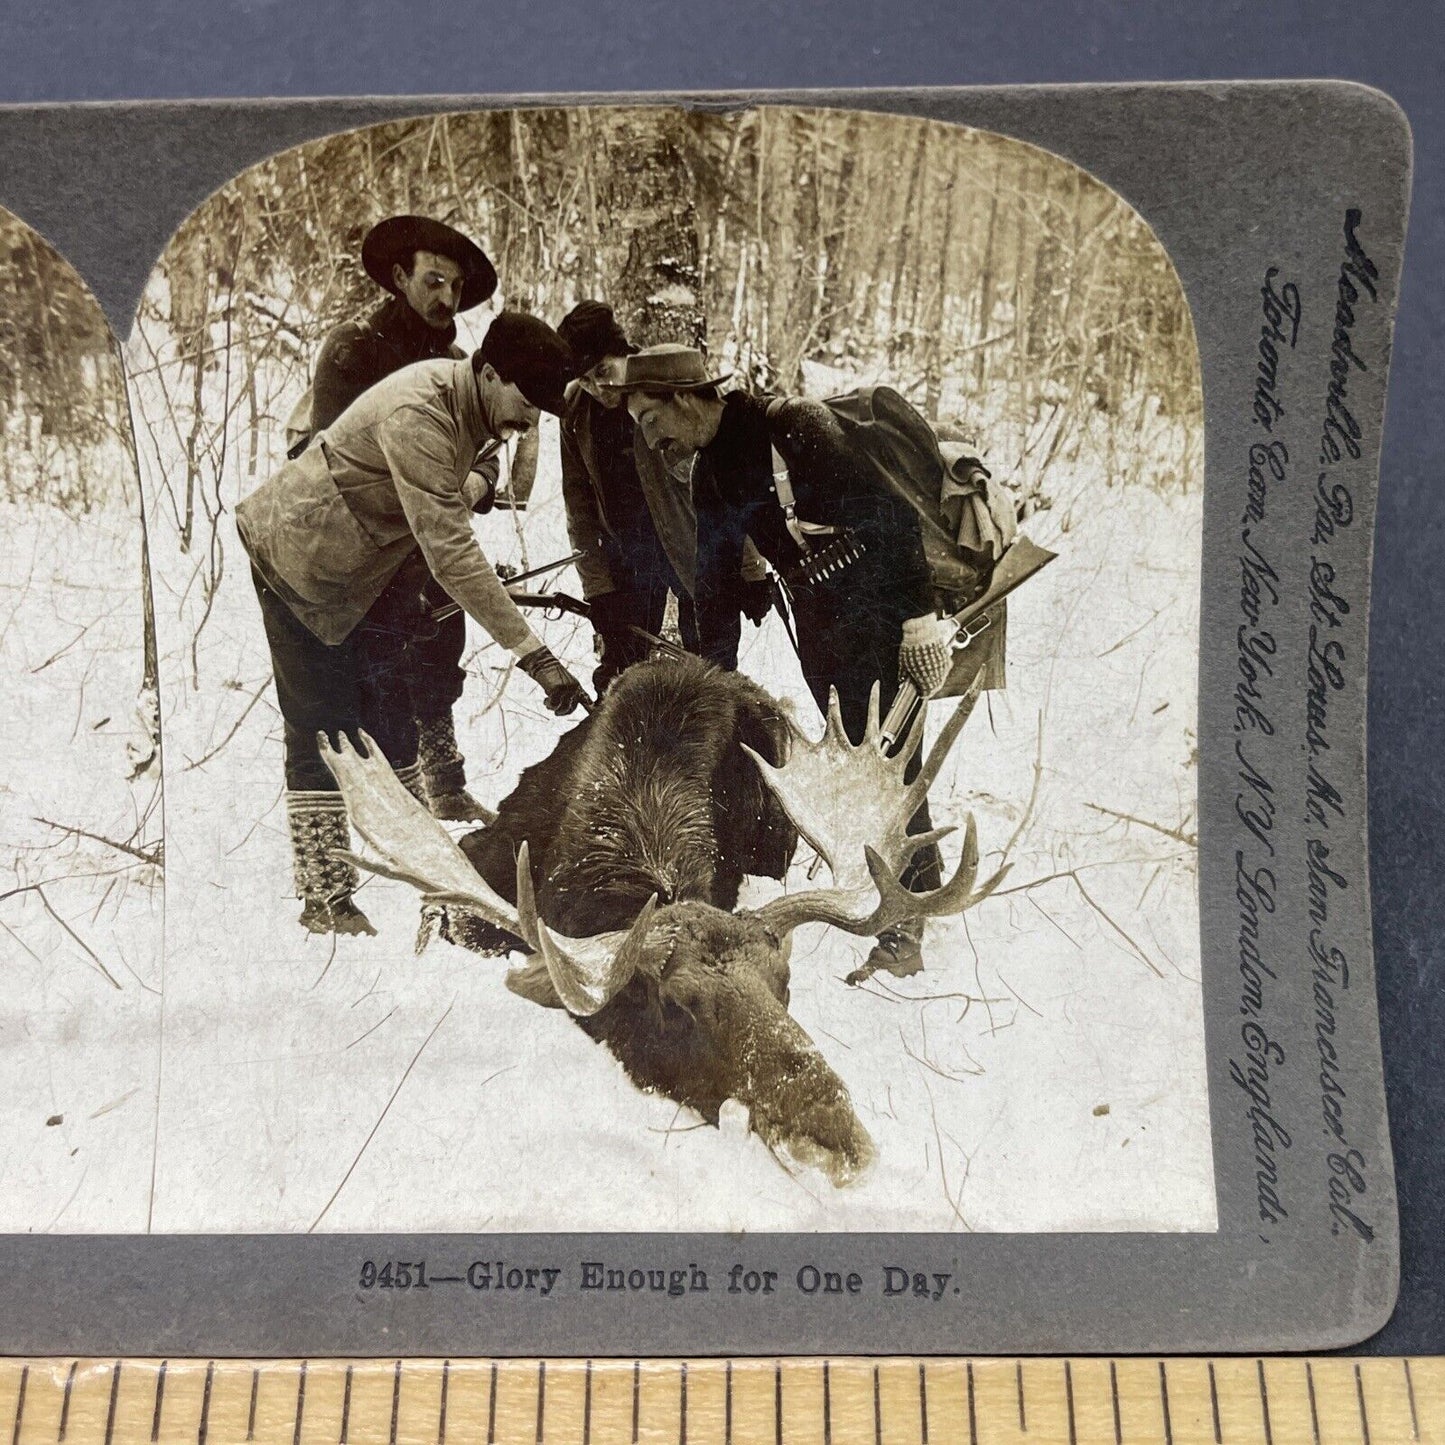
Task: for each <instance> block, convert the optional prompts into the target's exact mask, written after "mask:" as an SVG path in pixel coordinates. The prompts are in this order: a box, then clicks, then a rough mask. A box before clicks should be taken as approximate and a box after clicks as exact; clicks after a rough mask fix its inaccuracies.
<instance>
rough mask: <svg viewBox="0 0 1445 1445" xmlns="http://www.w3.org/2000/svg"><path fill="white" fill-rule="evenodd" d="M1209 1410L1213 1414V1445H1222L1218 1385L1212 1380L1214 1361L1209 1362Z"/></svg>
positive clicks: (1222, 1433)
mask: <svg viewBox="0 0 1445 1445" xmlns="http://www.w3.org/2000/svg"><path fill="white" fill-rule="evenodd" d="M1209 1408H1210V1409H1211V1410H1212V1411H1213V1412H1214V1445H1224V1432H1223V1431H1222V1430H1221V1429H1220V1428H1219V1385H1218V1383H1217V1382H1216V1381H1215V1378H1214V1361H1213V1360H1210V1362H1209Z"/></svg>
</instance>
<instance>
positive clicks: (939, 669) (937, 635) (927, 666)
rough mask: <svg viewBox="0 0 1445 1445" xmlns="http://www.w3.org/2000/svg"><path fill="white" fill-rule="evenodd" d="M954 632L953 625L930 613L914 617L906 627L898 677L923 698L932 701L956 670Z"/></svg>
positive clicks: (900, 649)
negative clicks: (931, 698) (952, 670)
mask: <svg viewBox="0 0 1445 1445" xmlns="http://www.w3.org/2000/svg"><path fill="white" fill-rule="evenodd" d="M953 634H954V628H953V624H952V623H950V622H945V621H943V619H942V618H939V617H935V616H934V615H933V613H931V612H929V613H926V614H925V615H924V616H922V617H910V618H909V619H908V621H907V622H905V623H904V624H903V643H902V645H901V646H900V647H899V649H898V676H899V677H900V678H901V679H902V680H903V681H904V682H909V683H912V684H913V686H914V687H915V688H917V689H918V695H919V696H920V697H925V698H927V697H932V696H933V694H934V693H936V692H937V691H938V689H939V688H941V687H942V686H943V684H944V681H945V679H946V678H947V677H948V670H949V668H950V667H952V666H953V649H952V648H951V647H950V646H949V644H950V643H951V642H952V641H953Z"/></svg>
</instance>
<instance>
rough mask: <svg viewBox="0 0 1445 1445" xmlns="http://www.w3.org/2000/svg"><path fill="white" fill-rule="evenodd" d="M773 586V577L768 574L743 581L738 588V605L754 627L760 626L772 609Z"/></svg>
mask: <svg viewBox="0 0 1445 1445" xmlns="http://www.w3.org/2000/svg"><path fill="white" fill-rule="evenodd" d="M773 586H774V584H773V579H772V577H770V576H769V577H759V578H758V579H757V580H756V581H753V582H744V583H743V584H742V585H741V586H740V587H739V588H738V606H739V607H740V608H741V609H742V613H743V616H744V617H746V618H747V619H748V621H749V622H751V623H752V624H753V626H754V627H761V626H762V625H763V623H764V622H765V621H766V620H767V616H768V613H769V612H771V611H772V610H773Z"/></svg>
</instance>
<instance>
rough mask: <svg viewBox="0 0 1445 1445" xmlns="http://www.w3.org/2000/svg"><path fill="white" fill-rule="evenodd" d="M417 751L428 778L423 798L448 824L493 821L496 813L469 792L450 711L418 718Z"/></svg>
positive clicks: (432, 812) (418, 758)
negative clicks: (436, 715) (435, 715)
mask: <svg viewBox="0 0 1445 1445" xmlns="http://www.w3.org/2000/svg"><path fill="white" fill-rule="evenodd" d="M416 753H417V760H418V762H419V763H420V764H421V771H422V776H423V778H424V779H425V780H426V796H425V797H424V798H423V801H424V802H425V803H426V805H427V807H428V808H429V809H430V810H431V815H432V817H433V818H440V819H441V820H442V821H443V822H447V823H490V822H491V821H492V819H493V818H495V817H496V816H497V815H496V814H495V813H494V812H492V810H491V809H490V808H487V807H485V806H484V805H483V804H481V803H479V802H478V801H477V800H476V799H475V798H474V797H472V795H471V794H470V793H469V792H468V791H467V774H466V759H465V758H464V757H463V756H462V753H461V749H460V748H458V747H457V735H456V729H455V727H454V726H453V724H452V715H451V710H450V709H448V710H447V711H446V712H444V713H442V714H440V716H438V717H432V718H418V719H417V720H416Z"/></svg>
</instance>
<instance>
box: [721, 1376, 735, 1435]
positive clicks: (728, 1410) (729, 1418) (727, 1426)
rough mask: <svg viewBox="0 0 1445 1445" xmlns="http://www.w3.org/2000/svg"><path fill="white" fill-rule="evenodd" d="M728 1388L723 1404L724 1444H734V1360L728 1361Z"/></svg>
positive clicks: (725, 1377) (726, 1379) (725, 1391)
mask: <svg viewBox="0 0 1445 1445" xmlns="http://www.w3.org/2000/svg"><path fill="white" fill-rule="evenodd" d="M724 1381H725V1385H726V1388H725V1390H724V1392H723V1394H724V1400H725V1403H724V1406H723V1445H733V1362H732V1361H731V1360H729V1361H728V1367H727V1370H726V1372H725V1375H724Z"/></svg>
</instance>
